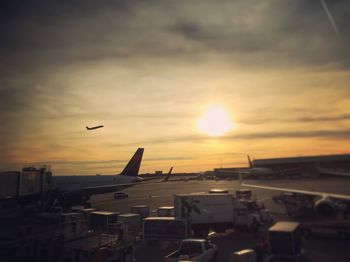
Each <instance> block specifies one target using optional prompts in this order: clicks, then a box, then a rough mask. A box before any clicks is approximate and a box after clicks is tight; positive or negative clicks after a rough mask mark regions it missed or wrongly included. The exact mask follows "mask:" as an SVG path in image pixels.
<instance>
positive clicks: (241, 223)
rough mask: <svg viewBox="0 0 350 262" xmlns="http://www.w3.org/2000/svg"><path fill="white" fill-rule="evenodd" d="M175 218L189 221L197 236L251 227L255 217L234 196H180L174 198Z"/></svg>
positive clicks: (204, 194) (206, 194)
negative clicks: (212, 231) (209, 232)
mask: <svg viewBox="0 0 350 262" xmlns="http://www.w3.org/2000/svg"><path fill="white" fill-rule="evenodd" d="M174 207H175V218H177V219H188V220H189V222H190V224H191V227H192V229H193V231H194V234H195V235H198V236H204V235H207V234H208V231H209V229H213V230H214V231H216V232H224V231H225V230H226V229H229V228H238V227H250V225H251V224H252V222H253V216H252V214H250V213H249V210H248V208H247V207H246V206H245V205H243V204H242V203H240V202H239V201H238V200H237V199H236V198H235V197H233V195H232V194H227V193H223V194H210V193H200V194H197V193H196V194H179V195H175V197H174Z"/></svg>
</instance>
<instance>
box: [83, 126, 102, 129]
mask: <svg viewBox="0 0 350 262" xmlns="http://www.w3.org/2000/svg"><path fill="white" fill-rule="evenodd" d="M102 127H103V125H99V126H93V127H88V126H86V130H94V129H99V128H102Z"/></svg>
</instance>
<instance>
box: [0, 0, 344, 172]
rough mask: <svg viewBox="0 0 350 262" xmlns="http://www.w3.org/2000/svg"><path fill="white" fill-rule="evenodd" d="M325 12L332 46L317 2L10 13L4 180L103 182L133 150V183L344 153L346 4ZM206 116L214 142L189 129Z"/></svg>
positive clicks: (2, 78) (4, 71) (4, 48)
mask: <svg viewBox="0 0 350 262" xmlns="http://www.w3.org/2000/svg"><path fill="white" fill-rule="evenodd" d="M121 2H123V1H121ZM118 3H119V2H118ZM329 9H330V11H331V13H332V14H333V16H334V20H335V21H336V22H337V26H338V30H339V34H340V35H339V36H336V34H335V32H334V30H333V28H332V25H331V24H330V23H329V20H328V18H327V16H326V15H325V13H324V10H323V9H322V6H321V5H320V3H318V2H317V1H314V2H313V3H306V2H305V1H284V2H283V3H281V2H280V1H266V2H265V1H243V0H242V1H234V2H232V1H221V3H220V4H218V3H213V2H211V1H201V3H196V4H194V3H192V2H191V3H189V2H188V1H169V2H168V3H164V2H163V1H155V2H154V3H153V4H152V5H151V4H147V3H137V2H132V1H129V2H125V3H124V2H123V4H121V3H119V4H117V2H116V3H112V2H108V3H107V2H105V1H101V2H99V3H90V4H89V5H85V6H84V7H82V6H81V5H78V4H74V3H71V4H69V3H57V4H56V6H55V8H50V7H49V6H48V5H46V4H43V5H42V6H38V7H37V8H35V9H33V8H31V7H30V6H23V7H22V8H21V9H19V8H18V6H16V4H14V6H13V7H12V9H11V8H8V9H4V10H5V11H4V14H6V15H5V16H4V23H3V24H4V27H3V34H4V36H6V37H5V38H4V39H6V41H5V42H4V43H3V44H0V48H1V49H0V52H1V56H2V57H4V59H3V62H1V64H0V66H1V75H0V95H1V96H0V97H1V106H0V109H1V118H2V120H3V121H2V122H3V123H2V125H1V127H0V134H1V138H0V142H1V145H2V150H1V153H0V164H1V169H2V170H5V169H12V168H19V167H21V166H22V165H24V164H39V163H46V164H50V165H51V166H52V169H53V171H54V173H55V174H58V175H63V174H66V175H69V174H96V173H109V174H113V173H118V172H119V171H120V170H121V169H122V167H123V166H124V164H125V163H126V161H128V159H129V158H130V157H131V156H132V154H133V153H134V151H135V150H136V149H137V148H138V147H144V148H145V153H144V161H143V163H142V166H141V172H154V171H155V170H164V171H166V170H168V168H169V167H170V166H174V172H192V171H203V170H210V169H213V168H215V167H219V166H220V163H222V166H223V167H230V166H246V165H247V162H246V155H247V154H250V155H251V156H252V157H254V158H260V157H264V158H265V157H282V156H302V155H314V154H338V153H349V150H348V148H349V144H350V143H349V142H348V141H349V139H348V138H349V135H350V132H349V127H350V113H349V107H350V106H349V105H350V93H349V92H350V91H349V90H350V89H349V87H348V83H349V82H350V74H349V62H348V61H350V60H349V59H350V55H349V52H348V48H347V46H349V44H350V41H349V37H350V34H349V32H348V31H349V28H350V25H349V20H348V18H347V16H346V10H350V5H349V3H346V2H344V1H334V2H332V3H329ZM53 10H56V11H57V12H56V11H53ZM67 10H69V12H67ZM6 12H7V13H6ZM44 14H45V15H44ZM213 105H219V106H222V107H224V108H226V110H227V112H228V114H229V116H230V118H231V120H232V121H233V123H234V125H235V128H234V129H232V130H230V131H229V132H227V133H225V134H224V135H223V136H221V137H216V138H212V137H210V136H208V135H206V134H204V133H203V132H200V130H198V128H197V122H198V119H199V118H200V117H201V116H202V114H203V112H205V110H206V109H207V108H209V107H210V106H213ZM99 124H103V125H104V128H102V129H98V130H95V131H89V132H88V131H86V130H85V126H86V125H89V126H93V125H99Z"/></svg>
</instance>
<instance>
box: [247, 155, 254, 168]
mask: <svg viewBox="0 0 350 262" xmlns="http://www.w3.org/2000/svg"><path fill="white" fill-rule="evenodd" d="M247 158H248V163H249V167H250V168H253V167H254V164H253V162H252V160H251V159H250V156H249V155H247Z"/></svg>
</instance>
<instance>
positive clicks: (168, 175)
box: [162, 167, 173, 182]
mask: <svg viewBox="0 0 350 262" xmlns="http://www.w3.org/2000/svg"><path fill="white" fill-rule="evenodd" d="M172 171H173V167H171V168H170V170H169V172H168V174H167V175H166V177H165V178H164V179H163V180H162V182H166V181H168V179H169V177H170V175H171V172H172Z"/></svg>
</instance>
